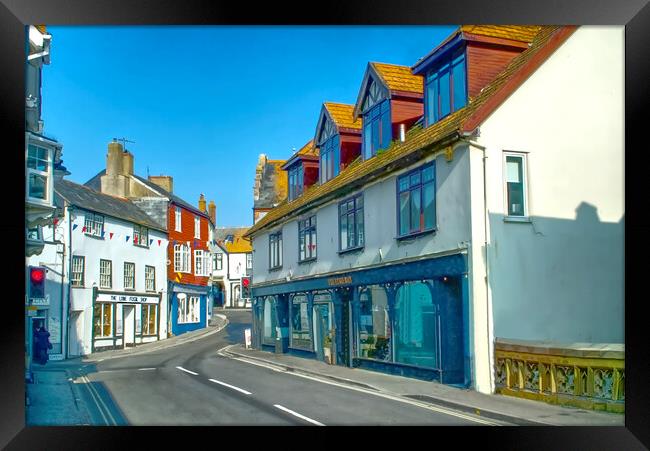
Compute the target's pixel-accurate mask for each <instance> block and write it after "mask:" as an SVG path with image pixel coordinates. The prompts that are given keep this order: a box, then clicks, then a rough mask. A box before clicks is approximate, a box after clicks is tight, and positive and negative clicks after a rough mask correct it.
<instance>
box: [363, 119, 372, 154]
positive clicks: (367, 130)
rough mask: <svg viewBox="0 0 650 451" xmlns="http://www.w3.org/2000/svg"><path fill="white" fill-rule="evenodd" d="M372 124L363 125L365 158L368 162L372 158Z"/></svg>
mask: <svg viewBox="0 0 650 451" xmlns="http://www.w3.org/2000/svg"><path fill="white" fill-rule="evenodd" d="M371 125H372V123H371V122H367V123H364V125H363V158H364V159H365V160H367V159H368V158H370V157H372V131H371V130H372V127H371Z"/></svg>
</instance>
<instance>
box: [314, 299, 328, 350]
mask: <svg viewBox="0 0 650 451" xmlns="http://www.w3.org/2000/svg"><path fill="white" fill-rule="evenodd" d="M314 323H315V324H314V338H316V340H315V341H316V342H315V343H314V347H315V349H316V358H317V359H318V360H320V361H321V362H324V361H325V353H326V351H325V348H326V340H325V338H326V337H327V336H328V335H329V333H330V331H331V329H332V314H331V309H330V304H329V303H327V304H316V305H314ZM327 348H328V349H330V350H331V343H330V345H329V346H327ZM330 356H331V352H330ZM330 358H331V357H330Z"/></svg>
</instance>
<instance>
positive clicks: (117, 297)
mask: <svg viewBox="0 0 650 451" xmlns="http://www.w3.org/2000/svg"><path fill="white" fill-rule="evenodd" d="M97 302H135V303H138V304H157V303H158V296H130V295H122V294H105V293H100V294H98V295H97Z"/></svg>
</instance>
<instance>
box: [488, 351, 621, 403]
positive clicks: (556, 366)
mask: <svg viewBox="0 0 650 451" xmlns="http://www.w3.org/2000/svg"><path fill="white" fill-rule="evenodd" d="M495 359H496V362H495V373H496V378H495V385H496V392H497V393H501V394H505V395H510V396H518V397H521V398H528V399H536V400H540V401H546V402H549V403H553V404H564V405H571V406H575V407H581V408H586V409H594V410H607V411H610V412H618V413H623V412H624V409H625V354H624V350H623V346H622V345H591V346H576V345H573V346H572V345H549V344H544V343H533V342H523V341H513V340H499V339H497V341H496V343H495Z"/></svg>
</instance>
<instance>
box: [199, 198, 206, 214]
mask: <svg viewBox="0 0 650 451" xmlns="http://www.w3.org/2000/svg"><path fill="white" fill-rule="evenodd" d="M199 210H201V211H203V212H205V211H206V210H205V196H204V195H203V194H201V195H200V196H199Z"/></svg>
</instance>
